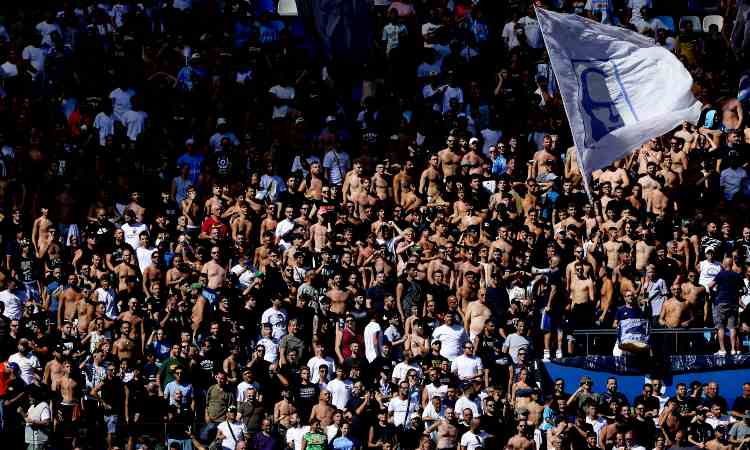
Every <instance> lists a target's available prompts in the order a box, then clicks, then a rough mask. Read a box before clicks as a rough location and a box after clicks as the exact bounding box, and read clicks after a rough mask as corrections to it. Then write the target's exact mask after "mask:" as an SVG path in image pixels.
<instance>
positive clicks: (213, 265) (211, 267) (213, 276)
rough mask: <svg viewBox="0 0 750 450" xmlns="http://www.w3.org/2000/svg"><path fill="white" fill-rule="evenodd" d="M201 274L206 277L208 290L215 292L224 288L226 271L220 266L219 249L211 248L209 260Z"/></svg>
mask: <svg viewBox="0 0 750 450" xmlns="http://www.w3.org/2000/svg"><path fill="white" fill-rule="evenodd" d="M201 273H205V274H206V275H208V288H209V289H212V290H217V289H219V288H221V287H222V286H224V280H225V279H226V276H227V270H226V269H225V268H224V266H223V265H222V264H221V249H220V248H219V247H217V246H214V247H211V260H210V261H209V262H207V263H206V264H204V265H203V270H201Z"/></svg>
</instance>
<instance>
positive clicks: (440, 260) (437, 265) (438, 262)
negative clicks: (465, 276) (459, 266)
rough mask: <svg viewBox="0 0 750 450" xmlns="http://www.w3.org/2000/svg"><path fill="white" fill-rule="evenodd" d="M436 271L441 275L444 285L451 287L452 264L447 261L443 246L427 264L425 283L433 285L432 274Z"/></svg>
mask: <svg viewBox="0 0 750 450" xmlns="http://www.w3.org/2000/svg"><path fill="white" fill-rule="evenodd" d="M437 271H439V272H441V273H442V274H443V280H445V283H446V284H448V285H449V286H452V285H453V263H452V262H451V261H450V260H449V259H448V257H447V255H446V250H445V247H444V246H440V247H438V249H437V256H436V257H435V259H433V260H432V261H430V262H429V263H428V264H427V281H428V282H429V283H430V284H434V283H435V278H434V274H435V272H437Z"/></svg>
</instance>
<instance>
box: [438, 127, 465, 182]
mask: <svg viewBox="0 0 750 450" xmlns="http://www.w3.org/2000/svg"><path fill="white" fill-rule="evenodd" d="M446 145H447V147H446V148H444V149H442V150H440V151H439V152H438V158H440V167H441V169H442V172H443V176H444V177H445V178H448V177H452V176H454V175H456V174H458V171H459V168H460V167H459V164H460V163H461V154H460V153H458V150H459V142H458V137H456V135H455V133H454V130H451V134H450V135H449V136H448V139H447V140H446Z"/></svg>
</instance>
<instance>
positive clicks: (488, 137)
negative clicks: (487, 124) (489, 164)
mask: <svg viewBox="0 0 750 450" xmlns="http://www.w3.org/2000/svg"><path fill="white" fill-rule="evenodd" d="M480 133H481V135H482V139H483V140H484V144H483V145H482V153H484V156H486V157H488V158H489V156H490V147H492V146H493V145H497V143H498V142H500V139H502V138H503V132H502V131H500V130H492V129H490V128H485V129H484V130H482V131H480Z"/></svg>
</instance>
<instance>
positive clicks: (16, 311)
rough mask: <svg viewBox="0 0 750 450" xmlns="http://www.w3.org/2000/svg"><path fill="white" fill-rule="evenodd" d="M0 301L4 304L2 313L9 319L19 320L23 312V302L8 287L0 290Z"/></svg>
mask: <svg viewBox="0 0 750 450" xmlns="http://www.w3.org/2000/svg"><path fill="white" fill-rule="evenodd" d="M0 302H2V303H3V304H4V305H5V309H4V310H3V315H4V316H5V317H7V318H8V319H10V320H21V315H22V313H23V302H22V301H21V299H20V298H18V296H17V295H16V294H14V293H12V292H11V291H9V290H8V289H5V290H4V291H0Z"/></svg>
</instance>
